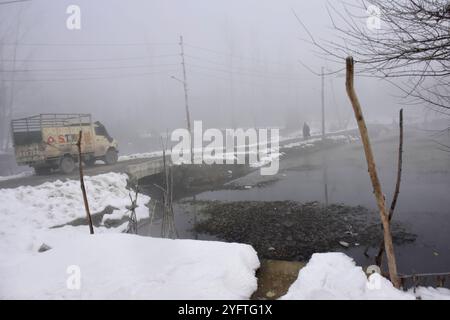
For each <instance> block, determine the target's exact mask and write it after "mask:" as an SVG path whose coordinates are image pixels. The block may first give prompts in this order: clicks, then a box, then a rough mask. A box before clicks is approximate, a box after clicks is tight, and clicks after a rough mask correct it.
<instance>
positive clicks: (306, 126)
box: [303, 122, 311, 140]
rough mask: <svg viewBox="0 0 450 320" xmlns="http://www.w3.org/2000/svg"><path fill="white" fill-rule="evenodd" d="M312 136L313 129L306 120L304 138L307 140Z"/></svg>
mask: <svg viewBox="0 0 450 320" xmlns="http://www.w3.org/2000/svg"><path fill="white" fill-rule="evenodd" d="M310 137H311V129H310V128H309V126H308V124H307V123H306V122H305V123H304V124H303V139H305V140H307V139H309V138H310Z"/></svg>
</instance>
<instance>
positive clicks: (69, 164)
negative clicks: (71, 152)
mask: <svg viewBox="0 0 450 320" xmlns="http://www.w3.org/2000/svg"><path fill="white" fill-rule="evenodd" d="M59 169H61V171H62V172H63V173H65V174H69V173H71V172H72V171H73V170H74V169H75V162H74V161H73V158H72V157H71V156H65V157H63V158H62V159H61V162H60V163H59Z"/></svg>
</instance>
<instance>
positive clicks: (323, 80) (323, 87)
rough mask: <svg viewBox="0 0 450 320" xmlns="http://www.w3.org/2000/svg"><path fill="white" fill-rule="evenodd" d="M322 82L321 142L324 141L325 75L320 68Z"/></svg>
mask: <svg viewBox="0 0 450 320" xmlns="http://www.w3.org/2000/svg"><path fill="white" fill-rule="evenodd" d="M320 77H321V82H322V140H324V139H325V73H324V68H323V67H322V69H321V72H320Z"/></svg>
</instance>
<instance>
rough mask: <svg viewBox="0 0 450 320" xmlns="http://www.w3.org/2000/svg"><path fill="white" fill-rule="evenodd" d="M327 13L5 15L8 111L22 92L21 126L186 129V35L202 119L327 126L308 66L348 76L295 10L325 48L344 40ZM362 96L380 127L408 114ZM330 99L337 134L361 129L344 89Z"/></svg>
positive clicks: (101, 2) (129, 8)
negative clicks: (77, 20) (90, 121)
mask: <svg viewBox="0 0 450 320" xmlns="http://www.w3.org/2000/svg"><path fill="white" fill-rule="evenodd" d="M333 3H334V5H338V1H333ZM72 4H75V5H78V6H79V7H80V8H81V30H68V29H67V27H66V19H67V18H68V14H67V13H66V8H67V7H68V6H69V5H72ZM325 6H326V1H323V0H316V1H288V0H226V1H225V0H220V1H219V0H129V1H117V0H85V1H81V0H72V1H65V0H58V1H54V0H31V1H29V2H24V3H22V4H11V5H1V6H0V43H1V44H2V45H1V46H0V59H1V60H0V67H1V69H0V70H2V71H1V72H0V74H1V77H2V79H3V82H2V85H3V89H4V91H3V92H6V94H7V95H8V96H7V97H5V95H3V97H2V100H0V101H3V102H1V103H9V102H8V101H11V100H10V98H11V97H10V96H9V94H10V92H12V91H13V92H14V97H13V105H14V107H15V109H14V116H22V115H31V114H34V113H42V112H91V113H93V114H94V116H95V118H96V119H99V120H101V121H103V122H105V123H106V124H107V125H108V126H109V127H111V129H110V131H112V132H118V131H119V130H124V128H127V130H128V129H129V130H131V131H143V130H158V131H161V130H165V128H169V129H173V128H177V127H183V126H184V115H185V114H184V95H183V87H182V84H181V83H179V82H177V81H175V80H173V79H171V76H176V77H178V78H182V69H181V64H180V62H181V60H180V59H181V58H180V55H179V53H180V46H179V44H178V42H179V36H180V35H183V37H184V41H185V43H186V45H185V54H186V65H187V78H188V85H189V98H190V106H191V114H192V115H191V116H192V118H193V119H196V120H199V119H201V120H204V121H205V122H206V123H207V125H209V126H220V127H230V126H232V125H233V122H234V124H235V125H237V126H267V125H283V124H284V123H285V122H286V119H290V120H291V121H292V117H294V118H297V117H298V122H299V125H300V123H301V122H302V121H308V122H318V121H320V79H319V78H318V77H317V76H315V75H313V74H311V73H310V72H309V71H308V70H306V69H305V68H304V67H302V66H301V65H300V63H298V61H299V60H301V61H303V63H305V64H308V65H309V66H310V67H311V68H312V69H314V70H317V71H318V70H319V69H320V67H321V66H325V67H327V68H331V69H333V68H337V67H339V66H336V65H332V64H331V63H327V62H325V61H323V60H321V59H319V58H318V57H317V56H316V55H315V54H314V53H313V52H312V50H313V49H314V48H313V47H311V45H308V44H307V43H306V42H304V41H302V40H301V38H305V37H306V34H305V32H304V30H303V29H302V28H301V27H300V25H299V24H298V22H297V21H296V19H295V17H294V15H293V13H292V9H294V10H295V11H296V12H297V14H298V15H299V17H300V18H301V19H302V21H303V22H304V23H305V24H306V25H307V26H308V28H309V29H310V30H311V31H312V32H313V34H314V36H316V37H317V38H323V39H333V37H335V33H334V32H333V30H332V29H331V28H330V19H329V17H328V13H327V11H326V7H325ZM364 14H365V12H361V15H364ZM17 30H18V31H19V32H18V33H17ZM16 38H17V42H18V46H17V47H16V46H14V43H15V42H16ZM16 49H17V51H16V62H15V65H14V63H13V62H12V60H13V57H14V51H15V50H16ZM13 69H15V70H16V72H15V73H14V74H13V73H12V72H11V71H12V70H13ZM11 79H15V82H14V87H13V90H11V84H12V82H11V81H10V80H11ZM357 86H358V91H359V94H360V98H361V101H362V103H363V106H364V108H365V109H366V116H367V118H368V119H369V121H370V120H377V119H382V120H385V121H386V120H390V119H393V117H394V115H395V114H396V113H397V110H398V108H399V105H397V100H395V99H394V98H393V97H392V96H391V94H392V93H393V90H391V89H390V88H389V87H388V86H387V85H386V84H384V83H382V82H380V81H377V80H367V79H357ZM325 87H326V91H325V92H326V108H327V119H329V120H330V121H329V123H330V124H331V123H333V122H335V123H338V122H341V123H344V122H346V121H348V120H349V119H352V117H353V116H352V114H351V108H350V105H349V103H348V101H347V98H346V96H345V88H344V79H343V78H342V77H340V78H339V77H338V78H336V77H333V78H332V77H328V78H327V79H326V84H325ZM5 100H7V101H6V102H5Z"/></svg>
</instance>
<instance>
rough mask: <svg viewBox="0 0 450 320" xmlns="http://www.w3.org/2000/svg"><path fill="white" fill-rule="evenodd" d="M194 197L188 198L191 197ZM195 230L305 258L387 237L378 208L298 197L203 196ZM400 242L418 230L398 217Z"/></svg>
mask: <svg viewBox="0 0 450 320" xmlns="http://www.w3.org/2000/svg"><path fill="white" fill-rule="evenodd" d="M187 203H189V201H187ZM191 204H192V205H194V206H197V208H198V209H197V210H198V212H199V216H200V217H201V219H199V220H198V221H197V222H196V223H195V225H194V230H195V231H196V232H198V233H200V234H202V233H203V234H208V235H212V236H214V237H216V238H218V239H220V240H224V241H228V242H239V243H247V244H250V245H252V246H253V247H254V248H255V250H256V251H257V252H258V255H259V256H260V258H263V259H278V260H290V261H293V260H295V261H305V260H307V259H309V257H310V256H311V255H312V254H313V253H315V252H326V251H333V250H337V249H345V248H346V247H347V245H348V247H349V248H352V247H368V246H377V245H378V244H379V243H380V241H381V239H382V231H381V227H380V223H379V217H378V214H377V213H375V212H371V211H369V210H367V209H366V208H364V207H361V206H356V207H351V206H345V205H339V204H334V205H329V206H328V207H326V208H325V207H323V206H322V205H321V204H319V203H318V202H310V203H304V204H302V203H299V202H294V201H275V202H260V201H241V202H218V201H202V202H198V201H197V202H195V203H191ZM392 230H393V238H394V243H395V244H402V243H407V242H413V241H415V239H416V236H415V235H414V234H412V233H410V232H409V231H408V230H407V228H406V227H405V226H403V225H400V224H399V223H397V222H395V221H394V222H393V226H392Z"/></svg>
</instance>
